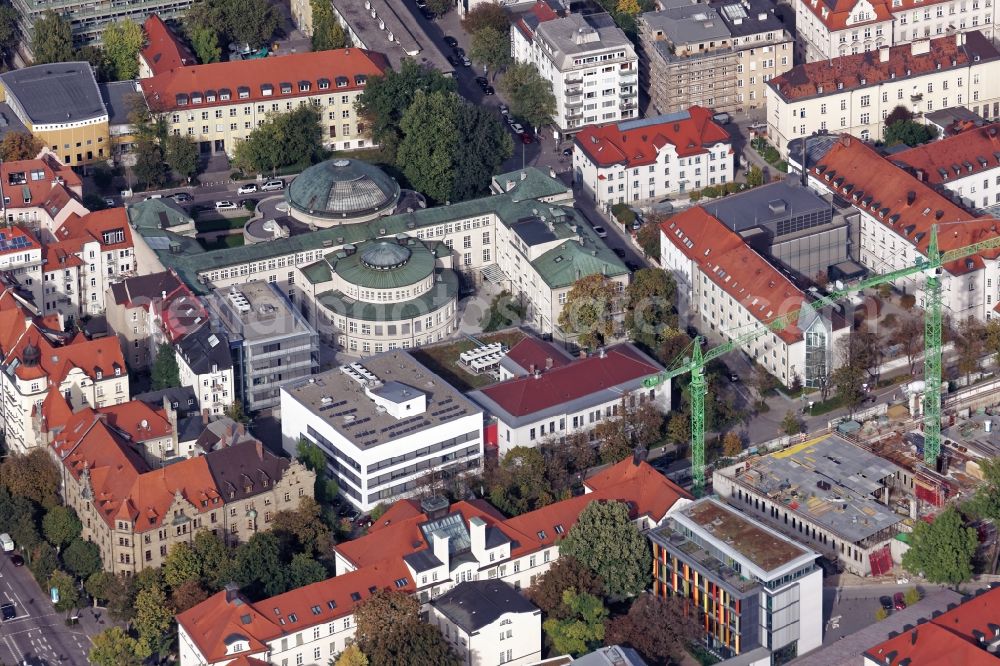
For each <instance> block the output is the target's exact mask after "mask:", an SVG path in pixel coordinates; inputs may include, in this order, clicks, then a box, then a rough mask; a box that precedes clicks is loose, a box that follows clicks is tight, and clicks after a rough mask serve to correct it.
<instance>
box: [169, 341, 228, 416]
mask: <svg viewBox="0 0 1000 666" xmlns="http://www.w3.org/2000/svg"><path fill="white" fill-rule="evenodd" d="M174 349H175V356H176V358H177V367H178V370H179V371H180V380H181V386H192V387H194V389H195V393H196V395H197V398H198V408H199V409H201V410H202V411H204V410H206V409H207V410H208V411H209V413H210V414H213V415H216V416H217V415H220V414H224V413H225V411H226V410H227V409H229V408H230V407H232V406H233V403H235V402H237V400H238V399H239V395H238V394H237V393H236V382H235V381H234V378H233V358H232V355H231V354H230V349H229V340H228V339H227V338H226V334H225V333H224V332H223V331H222V330H221V329H218V328H215V327H213V326H212V325H211V324H209V323H206V324H203V325H202V326H200V327H198V328H197V329H195V331H194V332H192V333H189V334H188V335H186V336H184V337H183V338H181V340H180V342H179V343H177V344H176V345H175V346H174Z"/></svg>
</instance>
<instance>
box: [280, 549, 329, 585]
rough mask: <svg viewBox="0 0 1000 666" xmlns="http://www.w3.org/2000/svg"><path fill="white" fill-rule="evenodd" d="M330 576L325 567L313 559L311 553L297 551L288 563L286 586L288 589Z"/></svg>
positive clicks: (316, 581)
mask: <svg viewBox="0 0 1000 666" xmlns="http://www.w3.org/2000/svg"><path fill="white" fill-rule="evenodd" d="M329 577H330V574H329V573H328V572H327V570H326V567H324V566H323V565H322V564H320V563H319V562H317V561H316V560H315V559H313V557H312V555H307V554H306V553H297V554H296V555H295V556H294V557H292V562H291V564H289V565H288V586H289V588H290V589H295V588H297V587H303V586H305V585H311V584H312V583H318V582H320V581H321V580H326V579H327V578H329Z"/></svg>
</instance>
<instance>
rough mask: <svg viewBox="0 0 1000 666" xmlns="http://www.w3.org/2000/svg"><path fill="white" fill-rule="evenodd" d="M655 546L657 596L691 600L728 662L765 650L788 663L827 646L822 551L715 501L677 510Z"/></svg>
mask: <svg viewBox="0 0 1000 666" xmlns="http://www.w3.org/2000/svg"><path fill="white" fill-rule="evenodd" d="M649 539H650V541H651V542H652V544H653V561H654V565H653V594H655V595H657V596H661V597H680V598H681V599H684V600H686V601H687V602H688V604H689V607H690V608H691V610H692V611H694V612H696V613H697V614H698V617H700V618H704V625H703V629H704V633H703V635H702V637H701V638H702V641H703V642H704V644H705V646H706V647H707V648H708V649H709V650H711V651H712V652H714V653H715V654H717V655H719V656H720V657H722V658H723V659H727V658H729V657H735V656H738V655H743V654H746V653H748V652H751V651H753V650H755V649H759V648H763V649H764V650H766V651H767V655H768V657H770V656H772V655H773V656H774V657H775V659H774V661H775V662H785V661H787V660H788V659H792V658H794V657H797V656H801V655H803V654H805V653H807V652H809V651H811V650H814V649H815V648H818V647H819V646H820V645H822V643H823V570H822V569H820V567H819V566H817V563H816V559H817V558H818V557H819V553H817V552H816V551H814V550H811V549H809V548H806V547H804V546H802V545H800V544H798V543H796V542H794V541H792V540H791V539H789V538H788V537H786V536H784V535H782V534H780V533H779V532H777V531H775V530H773V529H770V528H768V527H765V526H764V525H761V524H760V523H758V522H757V521H755V520H753V519H751V518H750V517H748V516H746V515H744V514H743V513H741V512H740V511H738V510H736V509H734V508H732V507H730V506H728V505H727V504H724V503H723V502H721V501H719V500H718V499H717V498H715V497H706V498H702V499H700V500H697V501H696V502H694V503H693V504H690V505H688V506H686V507H684V508H683V509H681V510H679V511H675V512H674V513H673V514H672V515H671V516H670V517H669V518H668V519H667V521H666V524H664V525H663V526H662V527H660V528H658V529H655V530H653V531H652V532H650V533H649ZM755 654H756V653H755ZM748 663H749V662H748ZM753 663H760V662H758V661H754V662H753ZM765 663H773V662H772V661H771V659H770V658H768V659H767V661H766V662H765Z"/></svg>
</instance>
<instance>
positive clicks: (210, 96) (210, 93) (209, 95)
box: [205, 90, 216, 102]
mask: <svg viewBox="0 0 1000 666" xmlns="http://www.w3.org/2000/svg"><path fill="white" fill-rule="evenodd" d="M215 96H216V92H215V91H214V90H206V91H205V101H206V102H214V101H215Z"/></svg>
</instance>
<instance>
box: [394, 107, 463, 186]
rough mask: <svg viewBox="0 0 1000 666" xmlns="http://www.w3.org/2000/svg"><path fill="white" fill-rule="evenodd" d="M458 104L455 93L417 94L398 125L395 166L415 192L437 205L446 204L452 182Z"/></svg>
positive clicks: (456, 142)
mask: <svg viewBox="0 0 1000 666" xmlns="http://www.w3.org/2000/svg"><path fill="white" fill-rule="evenodd" d="M460 104H461V100H460V99H459V98H458V96H457V95H456V94H455V93H446V92H433V93H429V94H428V93H425V92H423V91H422V90H418V91H417V92H416V94H415V95H414V98H413V103H412V104H410V106H409V108H408V109H407V110H406V112H405V113H404V114H403V118H402V120H401V121H400V124H399V128H400V131H401V132H402V134H403V138H402V140H401V141H400V143H399V149H398V151H397V152H396V163H397V165H398V166H399V167H400V168H401V169H402V170H403V174H404V175H405V176H406V179H407V180H409V181H410V184H411V185H413V187H414V188H415V189H417V190H419V191H420V192H423V193H424V194H425V195H426V196H427V197H428V198H430V199H431V200H432V201H434V202H437V203H444V202H445V201H449V200H450V198H451V190H452V185H453V184H454V181H455V173H454V171H453V166H454V159H455V154H456V150H457V149H458V145H459V140H458V137H459V135H458V128H457V125H456V115H457V113H458V109H459V105H460Z"/></svg>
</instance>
